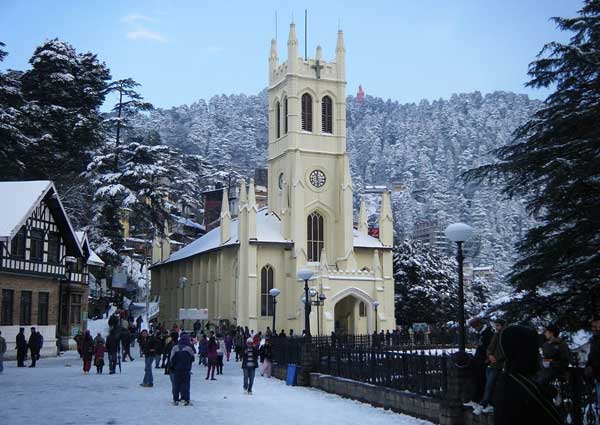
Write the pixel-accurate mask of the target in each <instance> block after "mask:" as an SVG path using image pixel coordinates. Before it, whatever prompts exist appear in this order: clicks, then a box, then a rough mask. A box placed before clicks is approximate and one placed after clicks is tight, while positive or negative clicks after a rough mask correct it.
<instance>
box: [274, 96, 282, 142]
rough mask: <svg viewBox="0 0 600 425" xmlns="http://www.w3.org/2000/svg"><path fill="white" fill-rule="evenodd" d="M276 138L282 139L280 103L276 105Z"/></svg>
mask: <svg viewBox="0 0 600 425" xmlns="http://www.w3.org/2000/svg"><path fill="white" fill-rule="evenodd" d="M275 137H276V138H277V139H279V138H280V137H281V104H280V103H279V101H277V103H275Z"/></svg>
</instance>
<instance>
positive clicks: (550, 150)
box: [467, 0, 600, 329]
mask: <svg viewBox="0 0 600 425" xmlns="http://www.w3.org/2000/svg"><path fill="white" fill-rule="evenodd" d="M554 22H555V23H556V24H557V25H558V27H559V28H560V29H561V30H563V31H570V32H572V33H573V36H572V37H571V39H570V42H569V43H568V44H563V43H558V42H551V43H548V44H546V45H545V46H544V48H543V49H542V51H541V52H540V54H539V55H538V58H537V60H535V61H534V62H533V63H531V64H530V66H529V75H530V76H531V80H530V81H529V83H528V85H529V86H530V87H556V89H555V91H554V92H553V93H552V94H551V95H550V96H548V98H547V99H546V100H545V102H544V105H543V107H542V108H541V109H540V110H539V111H538V112H537V113H536V114H535V115H534V116H533V117H532V118H531V119H530V120H528V121H527V123H525V124H524V125H522V126H520V127H519V128H518V129H517V131H516V132H515V134H514V136H515V140H514V143H511V144H509V145H508V146H505V147H501V148H499V149H498V150H497V151H496V154H497V155H498V158H499V160H498V162H494V163H492V164H490V165H484V166H482V167H480V168H478V169H476V170H475V171H473V172H472V173H469V174H468V175H467V176H468V177H469V178H471V179H475V180H481V179H486V178H491V179H493V180H496V181H498V182H499V183H500V184H501V185H502V186H503V191H504V193H505V194H506V195H508V196H509V197H511V198H517V197H521V198H523V199H525V200H526V205H527V210H528V212H529V213H530V214H531V215H532V216H533V217H535V218H536V219H537V223H536V225H535V226H534V227H533V228H531V229H529V230H528V231H526V234H525V238H524V239H523V240H522V241H520V243H519V246H518V250H519V254H520V257H519V260H518V261H517V262H516V263H515V265H514V268H513V270H512V273H511V276H510V281H511V284H512V285H513V287H514V289H515V290H516V291H518V292H519V293H520V294H519V295H520V296H519V297H518V299H517V305H516V306H515V307H514V308H513V310H520V311H521V314H522V315H523V316H527V317H536V316H537V317H546V316H550V317H553V318H554V320H559V321H560V322H563V323H564V324H566V325H568V326H570V327H572V328H574V329H576V328H579V327H580V326H581V325H582V324H584V323H585V322H586V321H587V320H589V318H590V315H591V307H590V305H589V301H588V300H589V291H590V289H591V288H592V287H593V286H594V285H596V284H598V283H600V273H599V271H600V132H599V127H598V123H599V122H600V1H598V0H586V1H585V2H584V6H583V8H582V9H581V10H580V11H579V13H578V16H576V17H574V18H554Z"/></svg>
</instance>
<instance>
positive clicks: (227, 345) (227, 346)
mask: <svg viewBox="0 0 600 425" xmlns="http://www.w3.org/2000/svg"><path fill="white" fill-rule="evenodd" d="M232 348H233V338H232V337H231V335H230V334H227V335H226V336H225V357H226V358H227V361H229V356H231V349H232Z"/></svg>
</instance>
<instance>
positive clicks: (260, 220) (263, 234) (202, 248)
mask: <svg viewBox="0 0 600 425" xmlns="http://www.w3.org/2000/svg"><path fill="white" fill-rule="evenodd" d="M256 242H257V243H280V244H289V243H293V241H290V240H286V239H285V238H284V237H283V235H282V234H281V220H280V219H279V217H277V216H276V215H275V214H273V213H269V212H268V207H263V208H261V209H260V210H258V213H257V214H256ZM238 243H239V240H238V219H235V220H232V221H231V238H230V239H229V240H228V241H227V242H225V243H224V244H223V245H221V230H220V228H219V227H216V228H214V229H212V230H211V231H210V232H208V233H207V234H206V235H204V236H202V237H200V238H198V239H196V240H195V241H194V242H192V243H191V244H189V245H187V246H185V247H183V248H181V249H180V250H179V251H176V252H174V253H173V254H171V256H170V257H169V259H168V260H167V261H165V262H164V263H162V264H166V263H170V262H173V261H179V260H183V259H185V258H189V257H193V256H194V255H198V254H202V253H204V252H208V251H212V250H214V249H217V248H221V247H227V246H233V245H237V244H238ZM353 245H354V246H355V247H357V248H383V247H384V246H383V245H382V244H381V242H380V241H379V239H375V238H374V237H372V236H368V235H363V234H362V233H360V232H359V231H358V230H356V229H353Z"/></svg>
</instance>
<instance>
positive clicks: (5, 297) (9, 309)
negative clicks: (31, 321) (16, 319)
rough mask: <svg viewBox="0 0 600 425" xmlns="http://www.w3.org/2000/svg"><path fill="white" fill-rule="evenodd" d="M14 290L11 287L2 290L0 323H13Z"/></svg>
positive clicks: (3, 324)
mask: <svg viewBox="0 0 600 425" xmlns="http://www.w3.org/2000/svg"><path fill="white" fill-rule="evenodd" d="M14 298H15V291H13V290H12V289H3V290H2V316H1V317H0V325H2V326H12V324H13V304H14Z"/></svg>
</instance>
